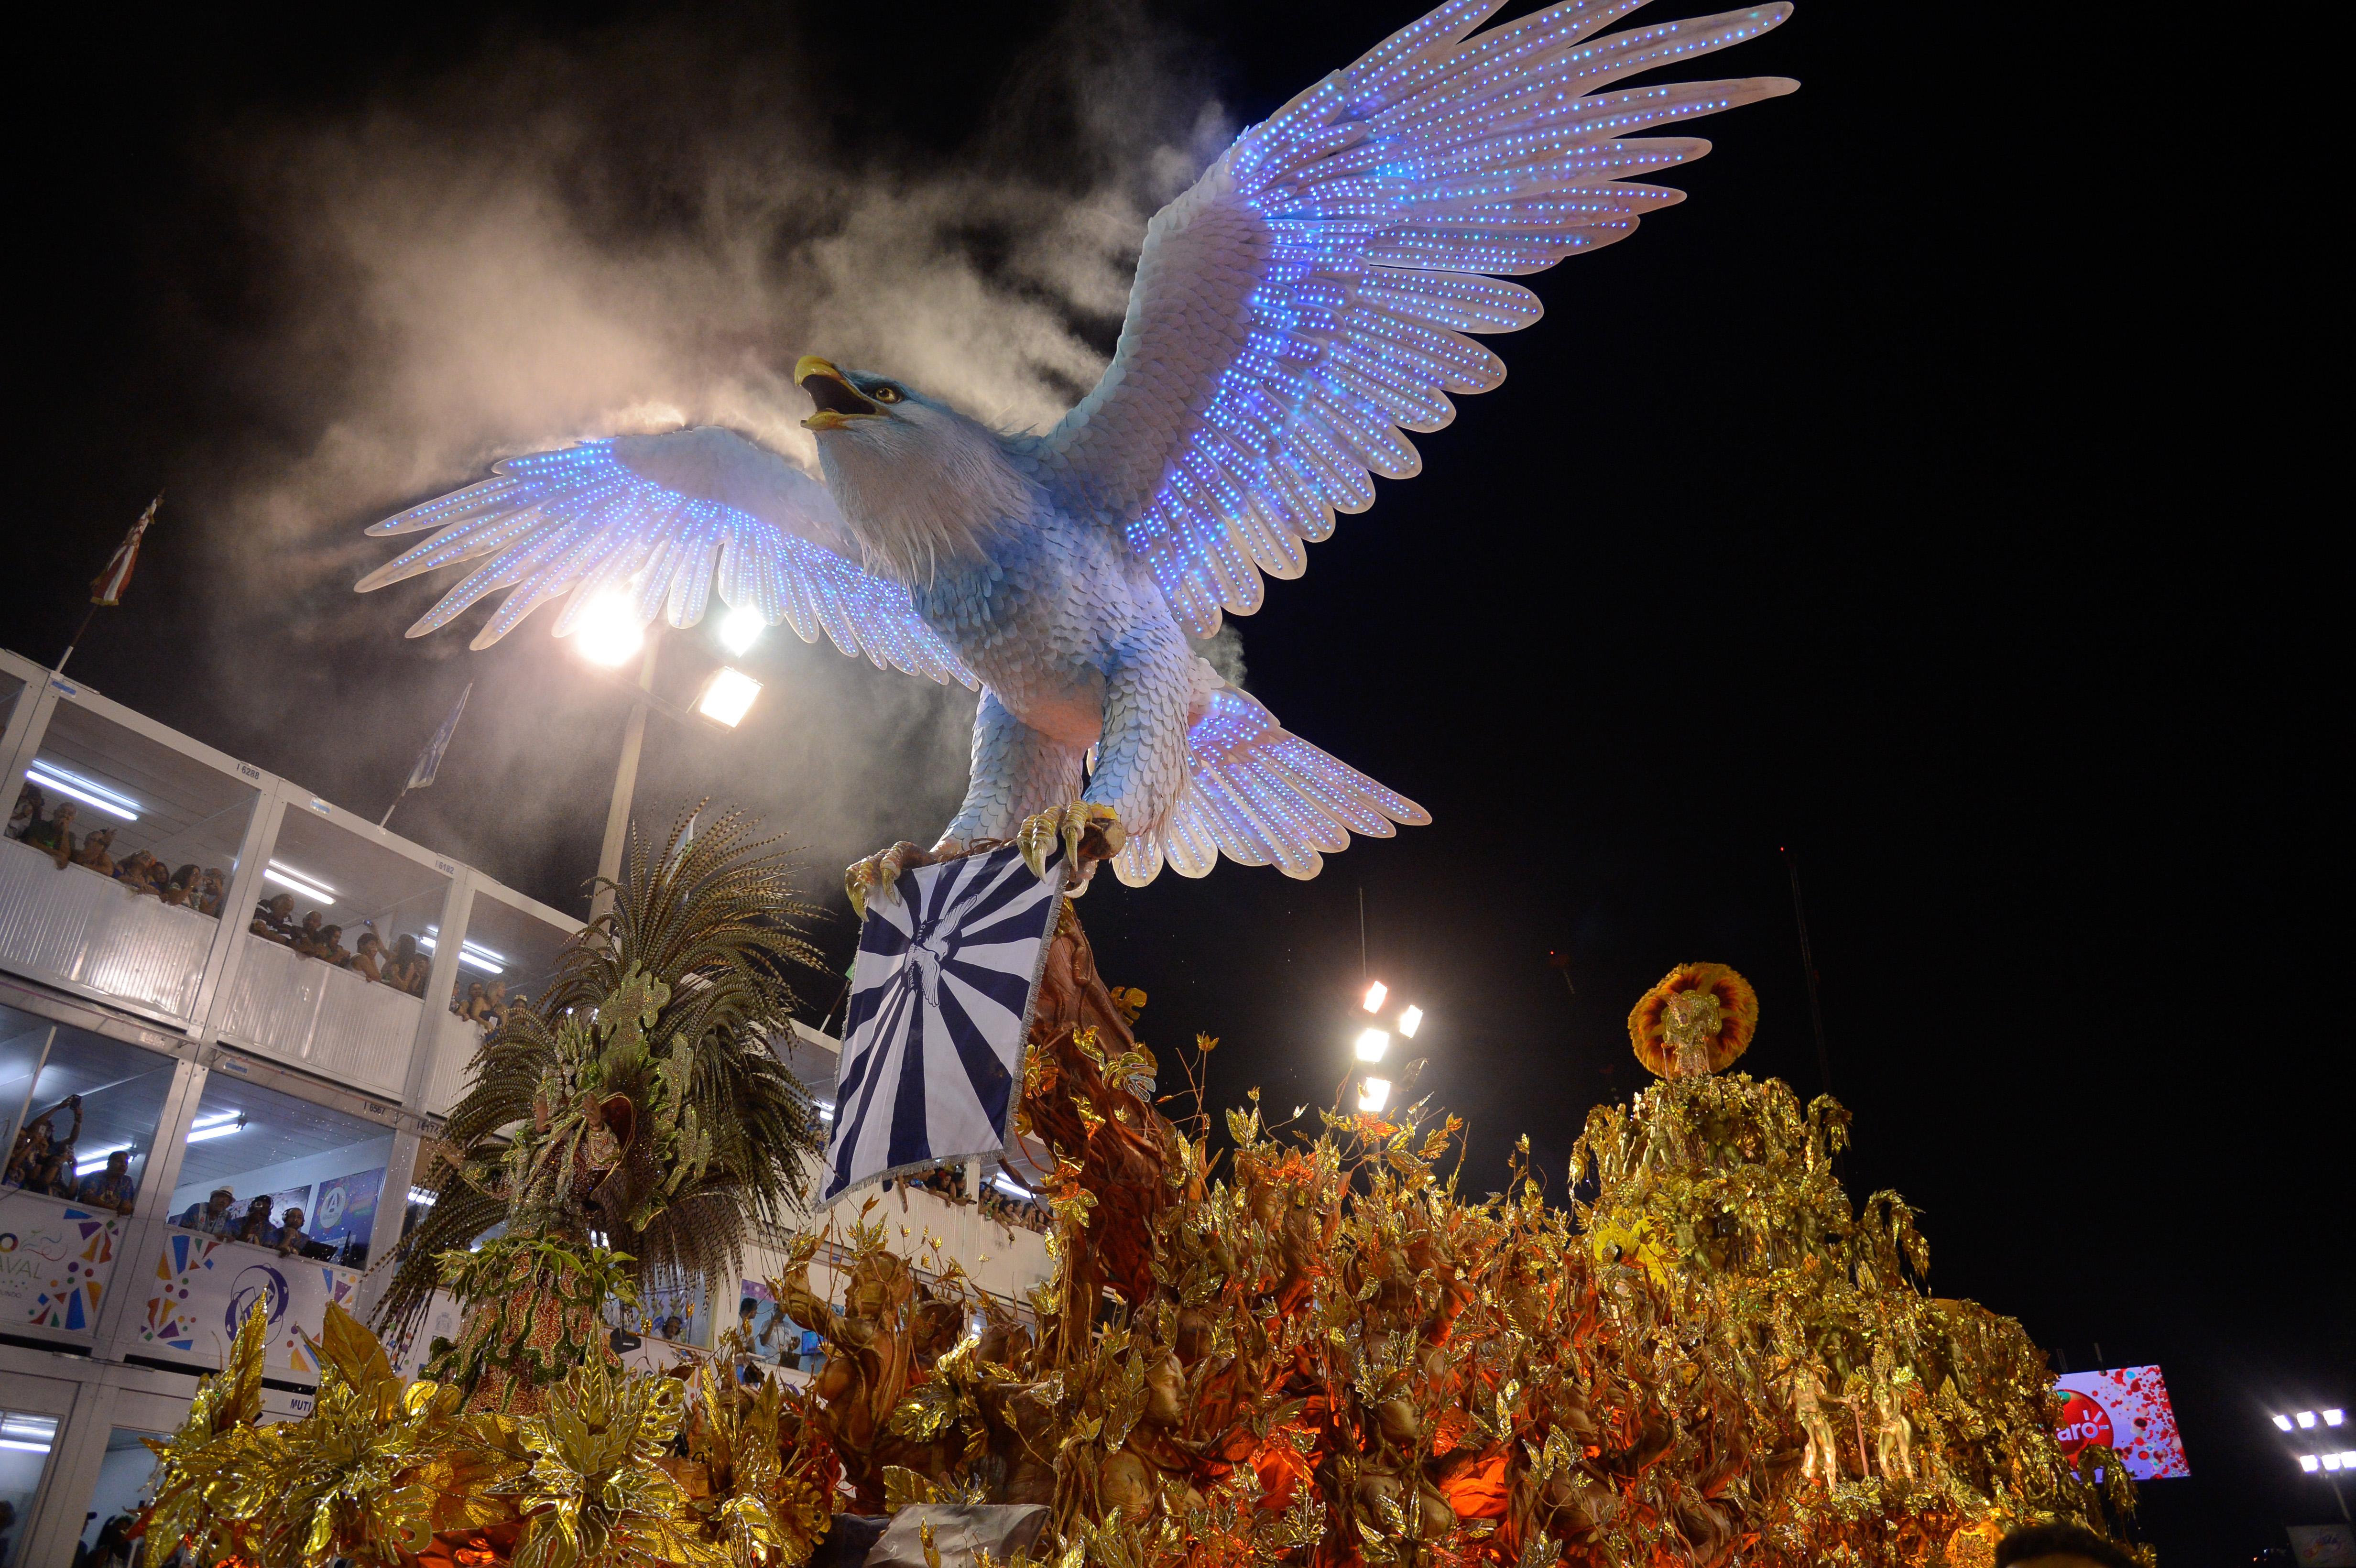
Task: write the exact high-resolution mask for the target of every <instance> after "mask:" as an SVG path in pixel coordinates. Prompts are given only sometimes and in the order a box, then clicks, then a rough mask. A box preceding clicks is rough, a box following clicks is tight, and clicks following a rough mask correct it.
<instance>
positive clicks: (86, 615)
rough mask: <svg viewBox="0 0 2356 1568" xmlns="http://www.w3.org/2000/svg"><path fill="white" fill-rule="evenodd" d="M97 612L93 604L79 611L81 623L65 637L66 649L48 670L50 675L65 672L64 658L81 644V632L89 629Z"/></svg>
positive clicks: (70, 654) (96, 607)
mask: <svg viewBox="0 0 2356 1568" xmlns="http://www.w3.org/2000/svg"><path fill="white" fill-rule="evenodd" d="M97 613H98V606H97V605H95V604H92V605H91V607H90V608H89V609H87V610H85V611H83V612H82V613H81V624H80V625H79V626H76V627H75V628H74V635H72V636H70V637H69V638H67V639H66V651H65V652H63V653H61V654H59V656H58V662H57V667H55V668H54V669H52V670H50V671H49V674H51V675H52V676H59V675H63V674H65V672H66V660H68V659H70V658H71V657H73V656H74V650H75V649H76V648H78V647H80V646H81V638H82V634H83V633H84V632H87V631H89V630H90V623H91V619H92V617H94V616H96V615H97Z"/></svg>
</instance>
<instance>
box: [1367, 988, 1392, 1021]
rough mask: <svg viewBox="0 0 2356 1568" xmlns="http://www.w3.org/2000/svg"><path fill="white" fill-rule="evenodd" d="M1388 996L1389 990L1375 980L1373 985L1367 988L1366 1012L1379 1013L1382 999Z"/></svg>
mask: <svg viewBox="0 0 2356 1568" xmlns="http://www.w3.org/2000/svg"><path fill="white" fill-rule="evenodd" d="M1390 994H1391V988H1390V987H1388V986H1386V985H1384V984H1383V983H1382V982H1381V981H1380V980H1377V981H1376V982H1375V983H1374V984H1373V985H1371V986H1369V987H1366V1011H1368V1012H1370V1013H1373V1012H1380V1011H1381V1010H1382V1006H1383V998H1384V997H1387V996H1389V995H1390Z"/></svg>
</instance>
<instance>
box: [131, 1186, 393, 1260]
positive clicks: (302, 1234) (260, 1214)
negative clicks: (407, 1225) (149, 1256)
mask: <svg viewBox="0 0 2356 1568" xmlns="http://www.w3.org/2000/svg"><path fill="white" fill-rule="evenodd" d="M172 1223H173V1224H175V1225H177V1226H178V1227H179V1228H180V1229H182V1230H183V1231H197V1232H202V1233H203V1234H205V1235H208V1236H219V1237H220V1239H221V1240H222V1241H225V1242H243V1243H247V1244H248V1245H250V1246H256V1247H273V1248H275V1249H276V1250H277V1253H278V1255H279V1256H280V1257H293V1256H300V1257H306V1258H316V1259H318V1260H320V1261H321V1262H327V1263H339V1264H347V1265H348V1266H350V1267H353V1268H359V1267H360V1266H362V1265H363V1264H366V1263H367V1261H368V1248H367V1247H366V1246H365V1245H364V1244H362V1243H358V1242H348V1243H346V1244H345V1245H344V1246H342V1247H341V1248H337V1247H335V1246H332V1245H330V1244H329V1243H326V1242H322V1241H319V1240H317V1239H316V1238H315V1237H314V1236H313V1235H312V1234H311V1232H308V1231H307V1230H305V1229H304V1226H303V1211H302V1210H301V1209H299V1208H296V1207H295V1206H294V1205H293V1204H289V1205H287V1208H286V1211H285V1212H284V1213H283V1214H281V1215H280V1216H279V1218H278V1220H277V1221H276V1222H275V1223H273V1221H272V1220H271V1218H270V1198H269V1195H268V1194H267V1193H265V1194H262V1196H260V1197H257V1198H255V1199H253V1200H252V1201H250V1202H249V1203H247V1204H246V1206H245V1211H244V1212H243V1213H239V1212H238V1211H237V1193H236V1191H235V1190H234V1189H231V1188H227V1187H216V1188H214V1189H213V1190H212V1195H211V1196H210V1197H209V1198H207V1199H206V1200H204V1201H203V1202H201V1203H191V1204H189V1205H188V1206H187V1208H186V1209H184V1210H182V1211H180V1212H179V1213H177V1214H175V1215H174V1216H172Z"/></svg>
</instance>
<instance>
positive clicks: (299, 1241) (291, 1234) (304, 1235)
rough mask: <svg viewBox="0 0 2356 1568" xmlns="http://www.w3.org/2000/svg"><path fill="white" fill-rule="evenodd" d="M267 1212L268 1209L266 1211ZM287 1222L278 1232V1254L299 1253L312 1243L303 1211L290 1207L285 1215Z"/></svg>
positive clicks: (281, 1255)
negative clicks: (304, 1225) (305, 1226)
mask: <svg viewBox="0 0 2356 1568" xmlns="http://www.w3.org/2000/svg"><path fill="white" fill-rule="evenodd" d="M265 1212H267V1211H265ZM284 1219H285V1221H286V1223H285V1224H284V1226H283V1227H281V1228H280V1230H279V1232H278V1255H279V1256H280V1257H282V1258H283V1257H284V1256H285V1255H286V1254H287V1253H299V1252H301V1251H302V1250H303V1249H304V1248H305V1247H306V1246H308V1245H309V1244H310V1243H311V1234H310V1232H307V1231H305V1230H304V1229H303V1211H301V1210H300V1209H293V1208H290V1209H288V1210H287V1211H286V1213H285V1215H284Z"/></svg>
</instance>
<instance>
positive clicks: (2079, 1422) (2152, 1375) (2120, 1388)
mask: <svg viewBox="0 0 2356 1568" xmlns="http://www.w3.org/2000/svg"><path fill="white" fill-rule="evenodd" d="M2061 1394H2062V1397H2063V1398H2064V1399H2065V1400H2066V1401H2067V1402H2068V1403H2066V1404H2064V1405H2063V1407H2062V1410H2061V1425H2060V1426H2058V1427H2056V1428H2055V1429H2054V1432H2053V1435H2054V1437H2055V1438H2056V1439H2057V1440H2058V1441H2059V1442H2060V1443H2061V1452H2062V1453H2064V1454H2066V1455H2069V1456H2072V1457H2074V1456H2076V1455H2077V1452H2078V1450H2080V1449H2081V1448H2083V1447H2085V1446H2086V1445H2088V1444H2090V1443H2099V1444H2102V1445H2104V1446H2105V1447H2109V1448H2115V1449H2117V1450H2118V1454H2119V1458H2120V1460H2121V1461H2122V1462H2123V1463H2125V1464H2126V1468H2127V1474H2128V1475H2130V1476H2133V1477H2135V1478H2136V1480H2138V1481H2150V1480H2158V1479H2164V1478H2166V1477H2171V1476H2189V1475H2190V1474H2191V1473H2192V1470H2191V1467H2190V1466H2188V1465H2187V1464H2186V1463H2185V1462H2184V1439H2183V1438H2182V1437H2181V1436H2179V1435H2178V1433H2177V1430H2176V1409H2175V1407H2174V1406H2173V1405H2171V1404H2169V1402H2168V1384H2167V1383H2166V1382H2165V1381H2162V1380H2161V1378H2160V1375H2159V1369H2158V1367H2113V1368H2111V1369H2110V1370H2109V1371H2099V1372H2064V1373H2062V1374H2061Z"/></svg>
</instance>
